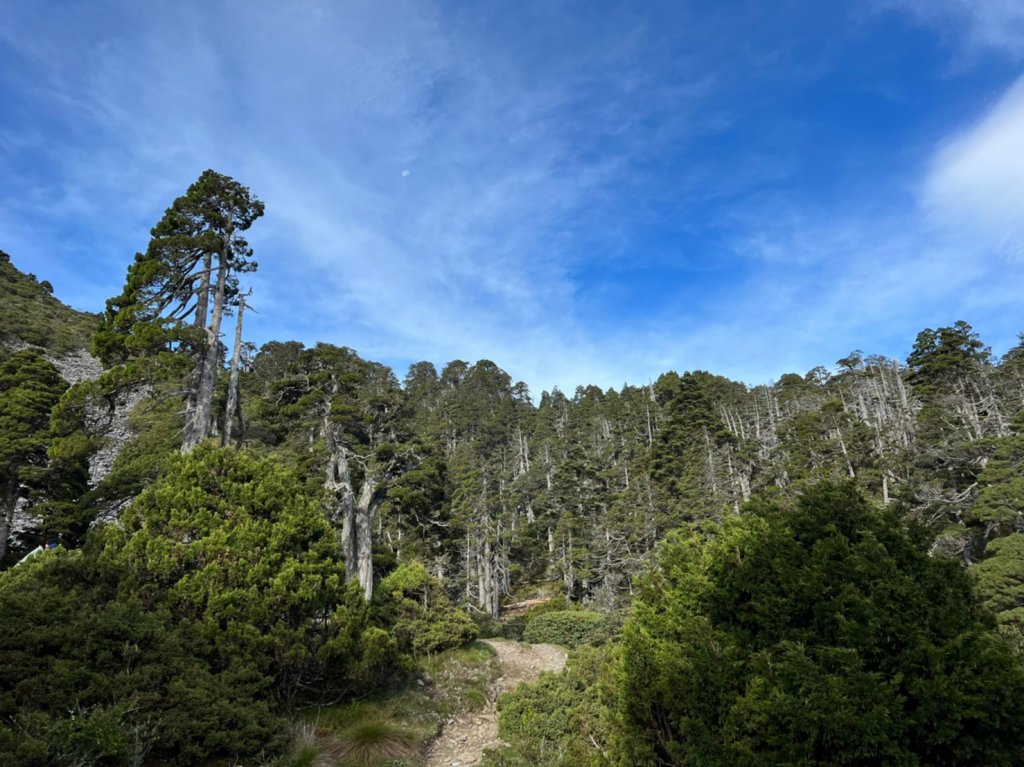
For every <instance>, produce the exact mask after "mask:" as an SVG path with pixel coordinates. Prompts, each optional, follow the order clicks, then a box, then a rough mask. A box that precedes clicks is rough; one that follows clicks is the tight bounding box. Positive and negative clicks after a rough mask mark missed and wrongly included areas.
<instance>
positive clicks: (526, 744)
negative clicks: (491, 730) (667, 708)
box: [484, 647, 608, 767]
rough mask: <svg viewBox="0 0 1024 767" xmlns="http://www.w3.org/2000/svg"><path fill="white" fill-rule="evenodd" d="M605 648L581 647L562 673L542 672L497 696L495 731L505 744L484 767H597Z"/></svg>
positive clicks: (601, 743) (599, 762) (601, 760)
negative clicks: (506, 744) (531, 679)
mask: <svg viewBox="0 0 1024 767" xmlns="http://www.w3.org/2000/svg"><path fill="white" fill-rule="evenodd" d="M607 660H608V651H607V650H606V649H605V648H594V647H580V648H579V649H578V650H575V651H573V653H572V654H571V655H570V656H569V660H568V663H567V664H566V667H565V671H564V672H562V673H560V674H542V675H541V677H540V679H538V680H537V681H536V682H534V683H533V684H524V685H520V686H519V687H517V688H516V689H515V690H513V691H511V692H508V693H505V694H504V695H502V696H501V697H500V698H499V699H498V730H499V734H500V735H501V738H502V740H504V741H506V743H508V744H509V745H508V746H507V747H506V748H504V749H501V750H500V751H497V752H493V753H491V754H490V755H489V756H488V758H487V759H486V760H485V762H484V764H485V765H486V767H520V766H522V767H600V766H601V765H604V764H607V760H606V759H605V757H604V752H605V744H604V733H605V732H606V731H607V724H606V723H605V721H604V717H605V709H604V708H603V706H602V704H601V700H600V694H599V689H598V683H599V680H600V679H602V678H603V676H604V673H605V672H604V667H605V665H606V663H607Z"/></svg>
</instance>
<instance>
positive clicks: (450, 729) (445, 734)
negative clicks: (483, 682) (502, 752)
mask: <svg viewBox="0 0 1024 767" xmlns="http://www.w3.org/2000/svg"><path fill="white" fill-rule="evenodd" d="M486 641H487V644H488V645H490V646H491V647H493V648H494V651H495V652H496V653H497V654H498V665H499V666H500V667H501V676H499V677H498V678H497V679H495V680H494V683H493V684H492V685H491V687H490V689H489V690H488V695H487V704H486V705H485V706H484V707H483V708H481V709H477V710H476V711H471V712H469V713H465V714H459V715H457V716H454V717H452V718H451V719H450V720H448V722H446V723H445V725H444V729H442V730H441V734H440V735H439V736H438V738H437V740H435V741H434V743H433V744H432V745H431V747H430V751H429V753H428V755H427V763H426V764H427V767H470V765H474V764H477V763H478V762H479V761H480V759H481V758H482V757H483V753H484V749H485V748H494V747H495V746H498V745H500V744H501V741H500V740H499V738H498V710H497V705H496V701H497V699H498V696H499V695H500V694H501V693H503V692H507V691H508V690H514V689H515V688H516V687H518V686H519V685H520V684H522V683H523V682H532V681H534V680H536V679H537V677H539V676H540V674H541V672H542V671H561V670H562V669H563V668H564V667H565V656H566V651H565V649H564V648H561V647H556V646H555V645H550V644H522V643H520V642H509V641H505V640H500V639H488V640H486Z"/></svg>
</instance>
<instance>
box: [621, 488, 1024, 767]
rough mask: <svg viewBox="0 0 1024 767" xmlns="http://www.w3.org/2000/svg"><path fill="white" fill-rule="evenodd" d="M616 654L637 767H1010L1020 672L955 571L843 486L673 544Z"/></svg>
mask: <svg viewBox="0 0 1024 767" xmlns="http://www.w3.org/2000/svg"><path fill="white" fill-rule="evenodd" d="M660 559H661V567H660V569H659V572H658V573H657V574H656V575H654V576H652V578H651V580H650V581H649V582H648V583H647V584H645V587H644V589H643V591H642V594H641V596H640V598H639V600H638V601H637V606H636V612H635V615H634V616H633V618H632V619H631V620H630V621H629V622H628V623H627V625H626V627H625V628H624V631H623V638H622V659H621V661H620V665H619V669H618V676H617V678H616V681H617V682H618V686H617V689H616V692H615V693H614V696H615V703H614V705H615V707H616V711H617V714H618V716H619V717H620V727H619V730H618V740H617V747H618V749H619V751H620V761H621V762H622V763H623V764H631V765H638V766H639V765H648V764H649V765H656V764H678V765H698V764H699V765H723V766H724V765H760V764H832V765H838V764H849V765H869V764H908V765H909V764H922V765H939V764H948V765H954V764H955V765H968V764H976V765H1012V764H1019V763H1020V762H1021V759H1022V758H1024V729H1022V725H1024V721H1022V716H1024V714H1022V713H1021V712H1022V711H1024V708H1022V704H1024V699H1022V696H1024V672H1022V669H1021V666H1020V662H1019V660H1018V658H1017V657H1016V656H1015V655H1014V654H1013V653H1012V651H1011V650H1009V649H1008V648H1007V646H1006V645H1005V644H1004V643H1003V642H1002V640H1001V638H1000V637H999V636H998V634H997V633H996V632H995V630H994V622H993V621H992V619H991V617H990V616H989V615H988V614H987V613H986V612H985V611H983V610H981V609H980V608H979V607H978V606H977V604H976V601H975V599H974V598H973V596H972V594H971V589H970V584H969V582H968V578H967V576H966V574H965V573H964V572H963V570H962V568H960V567H959V566H958V565H957V564H955V563H952V562H949V561H944V560H941V559H936V558H933V557H929V556H928V553H927V541H926V538H925V537H924V536H923V535H922V532H921V531H920V530H906V529H905V528H904V526H903V524H902V523H901V522H900V521H899V519H898V518H897V517H896V516H895V515H894V514H891V513H883V512H878V511H875V510H873V509H872V508H871V507H870V506H869V504H868V503H867V502H866V501H865V500H864V499H863V498H861V497H860V496H859V495H858V494H857V492H856V491H855V490H854V489H853V487H852V486H850V485H848V484H847V485H839V486H836V485H830V484H820V485H817V486H815V487H814V488H811V489H808V490H807V491H805V493H804V494H803V495H802V497H801V498H800V499H799V501H798V502H797V503H796V504H795V505H793V506H789V505H783V504H770V503H764V502H760V503H756V504H754V505H753V507H752V508H750V509H748V510H747V513H746V514H743V515H741V516H736V517H730V518H728V519H727V520H726V521H724V522H723V523H721V524H715V525H711V526H700V527H695V528H692V529H689V530H686V531H685V532H680V533H679V534H677V535H675V536H673V537H672V538H671V539H670V541H669V542H668V543H667V544H666V545H665V547H664V548H663V550H662V551H661V555H660Z"/></svg>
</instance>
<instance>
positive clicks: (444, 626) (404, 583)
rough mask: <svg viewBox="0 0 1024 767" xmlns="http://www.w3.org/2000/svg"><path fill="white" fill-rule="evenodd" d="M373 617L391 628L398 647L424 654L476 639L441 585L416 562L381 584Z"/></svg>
mask: <svg viewBox="0 0 1024 767" xmlns="http://www.w3.org/2000/svg"><path fill="white" fill-rule="evenodd" d="M374 614H375V615H376V617H377V619H378V620H380V621H382V622H383V623H384V624H386V625H388V626H390V627H391V630H392V632H393V633H394V635H395V637H396V638H397V639H398V645H399V647H400V648H401V649H402V650H403V651H406V652H411V653H413V654H414V655H424V654H428V653H435V652H439V651H441V650H446V649H448V648H451V647H459V646H461V645H464V644H466V643H467V642H471V641H473V640H474V639H476V637H477V626H476V624H475V623H473V620H472V619H471V618H470V617H469V616H468V615H467V614H466V612H465V611H464V610H460V609H459V608H457V607H455V606H454V605H452V603H451V601H450V600H449V599H448V595H447V594H446V593H445V591H444V586H443V585H442V584H441V582H440V581H439V580H438V579H437V578H434V577H433V576H431V575H430V574H429V573H427V569H426V568H425V567H424V566H423V565H422V564H420V563H419V562H413V563H411V564H407V565H402V566H401V567H399V568H398V569H397V570H395V571H394V572H392V573H391V574H390V575H388V576H387V577H386V578H384V579H383V580H382V581H381V582H380V586H378V588H377V591H376V593H375V595H374Z"/></svg>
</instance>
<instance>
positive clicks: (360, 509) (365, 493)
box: [355, 475, 381, 602]
mask: <svg viewBox="0 0 1024 767" xmlns="http://www.w3.org/2000/svg"><path fill="white" fill-rule="evenodd" d="M380 503H381V497H380V494H379V493H378V487H377V480H376V479H375V478H374V477H372V476H370V475H367V477H366V478H365V479H364V480H363V486H362V487H361V488H360V490H359V500H358V501H357V502H356V508H355V549H356V578H357V579H358V580H359V585H360V586H362V588H363V596H364V597H366V601H367V602H369V601H370V600H371V599H372V598H373V519H374V517H376V516H377V508H378V507H379V506H380Z"/></svg>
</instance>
